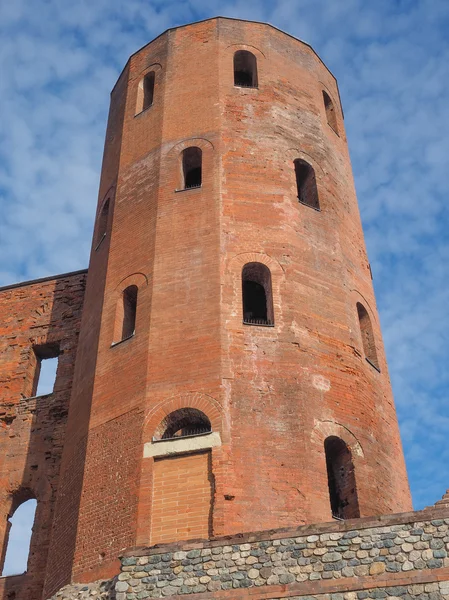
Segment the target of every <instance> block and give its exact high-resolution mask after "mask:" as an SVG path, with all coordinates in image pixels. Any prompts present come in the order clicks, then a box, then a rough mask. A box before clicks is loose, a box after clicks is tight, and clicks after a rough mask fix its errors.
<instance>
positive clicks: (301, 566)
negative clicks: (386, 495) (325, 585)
mask: <svg viewBox="0 0 449 600" xmlns="http://www.w3.org/2000/svg"><path fill="white" fill-rule="evenodd" d="M448 549H449V519H444V520H443V519H435V520H432V521H430V522H418V523H409V524H400V525H392V526H386V527H373V528H368V529H362V530H353V531H347V532H345V533H343V532H335V533H321V534H315V535H308V536H299V537H288V538H283V539H274V540H263V541H258V542H253V543H244V544H229V545H222V546H214V547H204V548H197V549H192V550H190V551H178V552H164V553H161V554H159V553H156V554H151V555H149V556H139V557H135V556H125V557H124V558H123V559H122V573H121V574H120V575H119V578H118V579H119V580H118V582H117V585H116V591H117V600H128V598H134V597H135V598H139V597H142V598H145V596H138V594H139V593H141V592H149V593H150V595H149V596H146V597H150V598H160V597H162V596H170V595H182V594H192V593H200V592H216V591H218V590H231V589H238V588H250V587H253V586H258V587H260V586H267V585H268V586H269V585H278V584H290V583H294V582H305V581H317V580H322V579H324V580H326V579H341V578H351V577H363V576H369V575H380V574H383V573H400V572H407V571H412V570H423V569H438V568H441V567H443V566H449V559H448V558H447V550H448ZM130 593H134V594H135V596H129V594H130Z"/></svg>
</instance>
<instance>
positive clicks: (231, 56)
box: [46, 18, 411, 593]
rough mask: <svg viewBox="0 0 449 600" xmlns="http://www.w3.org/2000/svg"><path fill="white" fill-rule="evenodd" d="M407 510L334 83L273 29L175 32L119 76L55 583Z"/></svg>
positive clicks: (59, 519)
mask: <svg viewBox="0 0 449 600" xmlns="http://www.w3.org/2000/svg"><path fill="white" fill-rule="evenodd" d="M410 508H411V500H410V494H409V489H408V483H407V476H406V471H405V466H404V459H403V454H402V448H401V442H400V438H399V431H398V424H397V418H396V413H395V408H394V403H393V397H392V392H391V387H390V381H389V377H388V371H387V365H386V361H385V354H384V348H383V344H382V338H381V332H380V326H379V319H378V314H377V309H376V304H375V298H374V292H373V287H372V281H371V274H370V266H369V262H368V259H367V256H366V251H365V245H364V240H363V233H362V228H361V223H360V217H359V211H358V207H357V199H356V195H355V191H354V183H353V177H352V172H351V165H350V159H349V154H348V148H347V143H346V136H345V131H344V124H343V115H342V109H341V105H340V99H339V93H338V87H337V83H336V80H335V78H334V77H333V75H332V74H331V73H330V72H329V71H328V69H327V68H326V66H325V65H324V64H323V62H322V61H321V60H320V58H319V57H318V56H317V55H316V53H315V52H314V51H313V50H312V49H311V48H310V46H308V45H307V44H305V43H302V42H300V41H299V40H297V39H295V38H293V37H291V36H289V35H287V34H285V33H283V32H281V31H279V30H277V29H275V28H274V27H272V26H270V25H266V24H261V23H253V22H243V21H236V20H232V19H226V18H216V19H210V20H207V21H204V22H201V23H196V24H193V25H188V26H185V27H179V28H176V29H172V30H169V31H167V32H166V33H164V34H162V35H161V36H160V37H158V38H157V39H155V40H154V41H153V42H151V43H150V44H148V45H147V46H145V47H144V48H142V49H141V50H139V51H138V52H137V53H136V54H134V55H133V56H132V57H131V58H130V60H129V61H128V63H127V65H126V67H125V69H124V71H123V72H122V74H121V76H120V78H119V80H118V82H117V84H116V86H115V87H114V89H113V91H112V96H111V108H110V115H109V122H108V128H107V134H106V142H105V153H104V161H103V168H102V174H101V183H100V193H99V201H98V211H97V219H96V225H95V233H94V240H93V245H92V254H91V259H90V266H89V271H88V279H87V289H86V294H85V302H84V309H83V317H82V323H81V332H80V338H79V345H78V351H77V358H76V366H75V375H74V383H73V388H72V397H71V401H70V412H69V418H68V425H67V433H66V438H65V444H64V454H63V459H62V467H61V479H60V483H59V489H58V498H57V504H56V511H55V517H54V523H53V529H52V538H51V543H50V549H49V567H48V569H47V581H46V589H47V592H48V593H49V592H52V591H54V590H56V589H58V587H60V586H61V585H63V584H64V583H65V582H66V581H68V580H69V579H75V580H84V581H86V580H89V579H90V580H92V579H94V578H98V577H103V576H104V577H106V576H109V575H110V574H113V573H115V572H116V570H117V567H116V565H117V562H116V561H117V557H118V555H119V553H120V551H121V550H122V549H123V548H126V547H131V546H135V545H150V544H156V543H161V542H173V541H178V540H185V539H191V538H204V537H212V536H222V535H228V534H235V533H238V532H248V531H260V530H265V529H272V528H281V527H288V526H295V525H300V524H305V523H317V522H322V521H329V520H331V519H332V516H334V517H336V518H340V519H346V518H352V517H358V516H362V517H363V516H370V515H379V514H385V513H390V512H400V511H407V510H410Z"/></svg>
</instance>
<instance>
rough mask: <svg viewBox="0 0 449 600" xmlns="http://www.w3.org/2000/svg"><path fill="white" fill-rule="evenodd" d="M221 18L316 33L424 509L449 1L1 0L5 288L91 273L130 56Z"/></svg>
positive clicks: (436, 370) (435, 467) (437, 390)
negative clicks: (101, 186) (342, 121)
mask: <svg viewBox="0 0 449 600" xmlns="http://www.w3.org/2000/svg"><path fill="white" fill-rule="evenodd" d="M215 15H224V16H231V17H239V18H245V19H253V20H262V21H268V22H270V23H272V24H273V25H276V26H277V27H279V28H281V29H284V30H285V31H287V32H289V33H291V34H293V35H295V36H297V37H299V38H301V39H303V40H305V41H307V42H309V43H310V44H312V46H313V47H314V48H315V50H316V51H317V52H318V53H319V54H320V56H321V57H322V58H323V59H324V61H325V62H326V64H327V65H328V66H329V67H330V69H331V70H332V71H333V73H334V74H335V75H336V76H337V78H338V80H339V84H340V90H341V96H342V101H343V107H344V110H345V117H346V128H347V133H348V138H349V146H350V151H351V157H352V161H353V167H354V175H355V180H356V186H357V191H358V198H359V203H360V209H361V214H362V219H363V224H364V229H365V235H366V242H367V246H368V253H369V256H370V260H371V263H372V269H373V275H374V284H375V288H376V294H377V300H378V305H379V309H380V315H381V321H382V326H383V332H384V340H385V344H386V349H387V356H388V360H389V365H390V374H391V378H392V383H393V389H394V393H395V398H396V403H397V407H398V414H399V419H400V424H401V431H402V438H403V442H404V447H405V454H406V460H407V466H408V472H409V477H410V483H411V487H412V492H413V498H414V504H415V508H422V507H424V506H426V505H429V504H433V503H434V502H435V501H436V500H437V499H439V498H440V497H441V495H442V494H443V493H444V491H445V489H446V487H449V445H448V444H447V440H448V439H449V406H448V401H447V398H448V390H449V377H448V369H447V365H448V363H449V319H448V318H447V315H446V307H449V287H448V285H447V279H446V277H447V271H448V269H447V262H446V261H447V260H448V259H449V235H448V229H449V217H448V215H447V213H446V210H445V207H446V202H447V201H448V193H449V182H448V173H449V168H448V167H449V165H448V161H449V102H448V101H447V99H446V97H447V96H448V94H449V91H448V87H449V84H448V82H449V36H448V31H449V2H448V1H447V0H376V1H375V2H374V1H371V2H368V1H367V0H271V1H270V2H268V0H234V1H232V0H228V1H223V2H218V0H183V1H180V0H123V1H121V0H95V1H94V2H93V1H91V0H90V1H87V0H70V2H69V0H40V2H36V0H13V1H10V2H2V3H1V4H0V39H1V40H2V44H1V48H0V55H1V59H0V60H1V63H0V68H1V72H2V77H1V78H0V115H1V118H0V203H1V207H0V255H1V257H2V261H1V263H0V285H7V284H9V283H13V282H16V281H20V280H26V279H33V278H37V277H42V276H46V275H52V274H56V273H61V272H65V271H71V270H76V269H82V268H85V267H86V266H87V260H88V251H89V247H90V237H91V233H92V224H93V217H94V210H95V205H96V197H97V188H98V182H99V173H100V163H101V157H102V149H103V140H104V132H105V126H106V118H107V111H108V102H109V92H110V90H111V88H112V86H113V85H114V82H115V80H116V78H117V76H118V74H119V72H120V70H121V69H122V67H123V66H124V64H125V62H126V60H127V58H128V56H129V55H130V54H131V53H132V52H134V51H135V50H137V49H138V48H139V47H140V46H142V45H143V44H145V43H146V42H148V41H149V40H151V39H152V38H153V37H155V36H156V35H158V34H159V33H161V32H162V31H163V30H165V29H167V28H168V27H172V26H175V25H180V24H184V23H186V22H189V21H193V20H199V19H203V18H207V17H211V16H215Z"/></svg>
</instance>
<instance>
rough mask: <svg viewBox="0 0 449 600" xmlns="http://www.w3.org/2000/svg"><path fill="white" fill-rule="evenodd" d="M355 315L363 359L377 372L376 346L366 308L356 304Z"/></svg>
mask: <svg viewBox="0 0 449 600" xmlns="http://www.w3.org/2000/svg"><path fill="white" fill-rule="evenodd" d="M357 315H358V317H359V324H360V333H361V335H362V344H363V351H364V353H365V358H366V360H367V361H368V362H370V363H371V364H372V365H373V367H375V368H376V369H377V370H378V371H379V370H380V369H379V361H378V360H377V352H376V344H375V341H374V333H373V327H372V325H371V319H370V318H369V314H368V312H367V310H366V308H365V307H364V306H363V304H360V302H357Z"/></svg>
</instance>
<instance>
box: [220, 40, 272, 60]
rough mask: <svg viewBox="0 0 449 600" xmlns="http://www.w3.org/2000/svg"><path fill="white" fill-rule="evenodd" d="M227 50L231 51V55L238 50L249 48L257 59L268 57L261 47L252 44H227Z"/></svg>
mask: <svg viewBox="0 0 449 600" xmlns="http://www.w3.org/2000/svg"><path fill="white" fill-rule="evenodd" d="M226 50H228V51H230V52H231V55H233V54H234V53H235V52H237V51H238V50H247V51H248V52H251V53H252V54H254V55H255V56H256V58H257V59H259V58H266V56H265V54H264V52H263V51H262V50H261V49H260V48H258V47H257V46H252V45H251V44H238V43H236V44H229V46H226Z"/></svg>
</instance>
